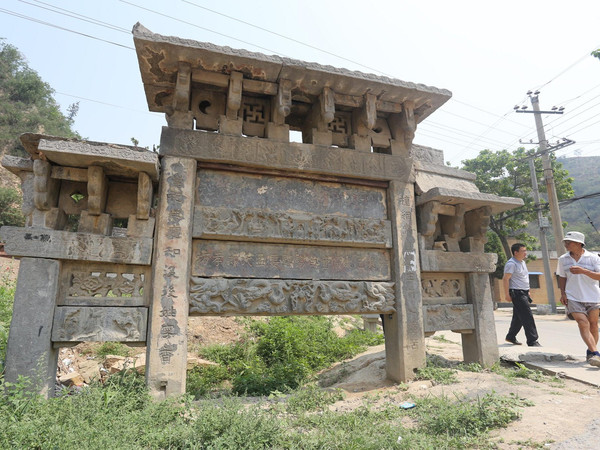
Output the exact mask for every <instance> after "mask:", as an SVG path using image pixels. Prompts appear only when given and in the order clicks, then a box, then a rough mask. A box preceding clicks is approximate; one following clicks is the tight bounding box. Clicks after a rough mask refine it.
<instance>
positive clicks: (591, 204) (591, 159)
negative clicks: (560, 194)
mask: <svg viewBox="0 0 600 450" xmlns="http://www.w3.org/2000/svg"><path fill="white" fill-rule="evenodd" d="M557 161H558V162H560V163H562V165H563V167H564V168H565V169H566V170H567V171H568V172H569V175H570V176H571V177H573V179H574V180H573V189H574V190H575V197H581V196H584V195H590V194H596V193H598V196H596V197H591V198H585V199H581V200H578V201H576V202H573V203H570V204H564V203H563V204H560V213H561V218H562V220H563V222H568V225H567V229H568V230H569V229H574V230H577V231H582V232H583V233H585V235H586V242H587V244H588V245H587V247H594V248H596V249H600V233H598V232H597V231H596V230H595V228H597V229H598V230H600V156H580V157H575V158H558V159H557ZM590 222H591V223H590ZM592 224H593V225H592ZM594 227H595V228H594Z"/></svg>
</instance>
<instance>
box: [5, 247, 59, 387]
mask: <svg viewBox="0 0 600 450" xmlns="http://www.w3.org/2000/svg"><path fill="white" fill-rule="evenodd" d="M59 270H60V263H59V262H58V261H55V260H52V259H41V258H40V259H37V258H23V259H21V265H20V267H19V278H18V281H17V290H16V292H15V300H14V306H13V315H12V323H11V325H10V332H9V335H8V345H7V350H6V371H5V374H4V378H5V380H6V381H8V382H10V383H15V382H16V381H17V379H18V377H19V375H23V376H26V377H28V378H29V380H30V381H31V382H32V385H31V389H32V390H34V391H35V392H39V393H40V394H41V395H43V396H45V397H52V396H53V395H54V385H55V383H56V363H57V359H58V351H57V350H56V349H54V348H53V346H52V341H51V334H52V320H53V318H54V307H55V305H56V297H57V294H58V274H59Z"/></svg>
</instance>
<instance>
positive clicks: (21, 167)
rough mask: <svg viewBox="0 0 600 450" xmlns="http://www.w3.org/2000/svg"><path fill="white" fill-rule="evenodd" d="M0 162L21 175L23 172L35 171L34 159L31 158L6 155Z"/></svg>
mask: <svg viewBox="0 0 600 450" xmlns="http://www.w3.org/2000/svg"><path fill="white" fill-rule="evenodd" d="M0 163H1V164H2V167H4V168H5V169H7V170H9V171H11V172H12V173H14V174H15V175H19V174H20V173H21V172H33V160H32V159H29V158H21V157H19V156H11V155H4V156H3V157H2V161H0Z"/></svg>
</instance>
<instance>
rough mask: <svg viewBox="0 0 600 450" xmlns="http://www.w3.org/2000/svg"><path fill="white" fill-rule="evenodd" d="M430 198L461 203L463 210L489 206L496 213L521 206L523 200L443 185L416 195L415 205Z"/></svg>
mask: <svg viewBox="0 0 600 450" xmlns="http://www.w3.org/2000/svg"><path fill="white" fill-rule="evenodd" d="M432 200H435V201H438V202H440V203H443V204H448V205H458V204H463V205H465V211H470V210H472V209H477V208H481V207H482V206H489V207H491V210H492V214H498V213H501V212H503V211H507V210H509V209H514V208H517V207H519V206H523V200H522V199H520V198H516V197H500V196H498V195H494V194H485V193H483V192H465V191H461V190H457V189H447V188H443V187H436V188H432V189H430V190H429V191H427V192H426V193H424V194H422V195H419V196H417V206H420V205H422V204H425V203H427V202H430V201H432Z"/></svg>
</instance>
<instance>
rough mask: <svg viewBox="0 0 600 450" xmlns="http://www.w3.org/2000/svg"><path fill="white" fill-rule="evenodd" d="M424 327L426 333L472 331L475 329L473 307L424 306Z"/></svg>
mask: <svg viewBox="0 0 600 450" xmlns="http://www.w3.org/2000/svg"><path fill="white" fill-rule="evenodd" d="M423 327H424V329H425V332H426V333H430V332H432V331H441V330H457V331H458V330H472V329H474V328H475V319H474V318H473V305H427V306H423Z"/></svg>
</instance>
